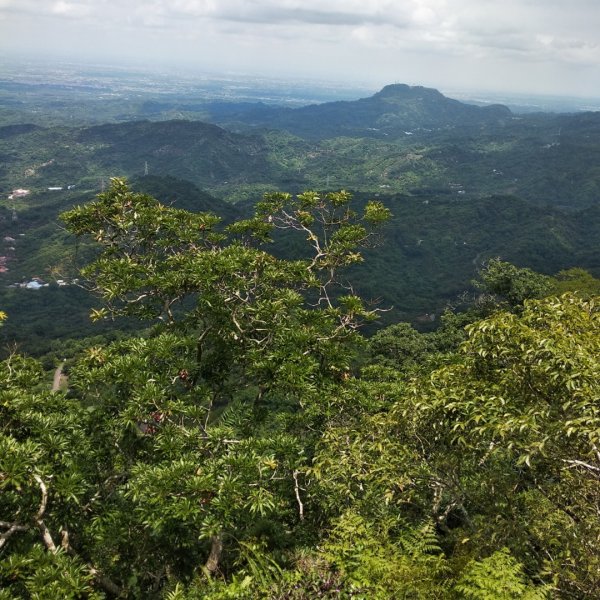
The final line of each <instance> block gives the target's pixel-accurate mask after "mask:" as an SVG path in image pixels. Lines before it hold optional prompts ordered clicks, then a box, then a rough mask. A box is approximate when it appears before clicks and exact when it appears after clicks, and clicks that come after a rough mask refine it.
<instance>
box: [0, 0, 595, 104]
mask: <svg viewBox="0 0 600 600" xmlns="http://www.w3.org/2000/svg"><path fill="white" fill-rule="evenodd" d="M0 53H1V54H2V56H3V57H5V59H6V57H11V56H19V55H21V56H22V55H26V56H28V57H36V56H37V57H42V58H46V59H54V58H56V59H57V60H58V59H65V58H69V59H73V60H89V61H93V62H102V63H106V64H124V65H126V64H133V63H134V64H138V65H143V66H145V67H147V68H150V69H152V68H157V69H159V68H160V69H164V68H173V69H179V70H180V71H190V72H191V71H194V70H195V71H198V72H201V71H208V72H213V73H217V72H226V71H233V72H237V73H243V74H248V75H265V76H274V77H287V78H290V79H294V78H314V79H322V80H331V81H336V82H347V83H357V84H367V85H371V86H373V87H378V86H383V85H386V84H389V83H396V82H401V83H408V84H411V85H427V86H432V87H438V88H440V89H448V88H451V89H465V90H482V91H484V90H488V91H500V92H522V93H537V94H556V95H570V96H588V97H596V98H598V97H600V0H0Z"/></svg>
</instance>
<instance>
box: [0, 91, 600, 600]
mask: <svg viewBox="0 0 600 600" xmlns="http://www.w3.org/2000/svg"><path fill="white" fill-rule="evenodd" d="M17 92H18V94H20V96H18V97H17V96H15V95H14V94H16V93H17ZM74 93H75V92H74ZM11 94H12V95H11ZM36 94H37V95H36ZM95 95H96V90H83V89H81V90H78V91H76V93H75V96H74V97H75V98H83V97H85V98H87V100H86V102H88V100H89V101H90V102H92V100H91V98H90V97H91V96H95ZM39 98H42V99H43V101H42V104H41V105H40V106H41V110H40V111H39V114H38V113H37V112H36V111H37V110H38V106H37V105H36V102H39ZM99 98H100V99H98V100H96V101H94V102H93V106H95V107H96V109H97V111H96V113H97V114H93V115H92V114H89V113H90V110H91V109H90V108H89V107H90V106H92V104H86V102H80V103H79V104H78V103H77V101H75V100H70V99H69V95H68V94H66V93H64V90H62V88H60V89H59V87H57V88H56V89H54V88H53V87H52V86H45V87H43V89H42V88H40V90H37V91H36V90H35V89H33V87H32V86H28V85H22V86H17V87H15V90H13V91H12V92H11V88H10V86H8V87H7V85H6V84H3V85H0V159H1V161H0V188H1V190H2V191H3V192H6V194H7V195H8V194H10V193H11V192H12V191H13V190H15V189H17V188H27V189H28V190H29V193H27V194H23V193H18V194H16V195H15V194H13V197H12V198H11V199H10V200H3V202H2V203H1V204H0V239H1V242H0V243H1V244H2V246H1V248H2V250H1V251H0V266H1V267H2V269H1V271H3V272H0V284H1V287H0V309H2V310H1V312H0V325H2V327H1V328H0V342H1V345H2V348H1V350H0V351H1V353H2V354H1V356H0V358H1V359H2V362H0V417H1V420H0V422H1V424H0V599H4V598H7V599H8V598H39V599H49V600H50V599H51V600H54V599H63V598H73V599H75V598H117V597H120V598H139V599H145V598H151V599H152V598H156V599H159V598H164V599H167V600H177V599H179V600H192V599H196V598H214V599H219V598H221V599H225V598H231V599H248V600H250V599H259V598H272V599H275V600H277V599H278V600H293V599H296V600H301V599H306V600H308V599H312V598H357V599H365V600H367V599H371V598H374V599H381V600H384V599H390V600H392V599H393V600H395V599H399V598H405V599H409V598H410V599H418V598H421V599H424V600H425V599H430V598H439V599H446V598H447V599H449V600H450V599H456V600H458V599H463V598H466V599H472V600H484V599H494V600H495V599H500V600H509V599H513V598H514V599H515V600H516V599H521V598H525V599H530V600H532V599H541V598H547V599H550V598H561V599H562V598H564V599H573V598H574V599H578V600H579V599H581V600H583V599H587V598H596V597H599V596H598V589H600V559H599V552H598V549H599V548H600V534H599V532H600V477H599V475H600V407H599V406H598V398H599V392H600V389H599V386H600V384H599V382H600V372H599V371H600V367H599V361H598V356H599V354H600V316H599V310H598V306H599V301H600V280H599V279H597V278H596V277H595V276H594V275H598V274H599V273H600V263H599V262H598V261H599V258H598V256H599V255H598V252H597V250H598V243H599V238H598V232H599V231H600V209H599V207H598V198H599V194H600V189H599V188H598V181H599V178H598V167H597V165H598V159H599V158H600V144H599V143H598V140H599V139H600V137H599V136H598V135H596V134H597V133H598V128H599V127H600V119H599V118H598V114H595V113H587V114H581V115H558V116H557V115H539V114H538V115H521V116H515V115H513V114H512V113H511V112H510V111H509V110H508V109H506V108H505V107H502V106H492V107H487V108H478V107H474V106H467V105H464V104H461V103H459V102H456V101H454V100H450V99H448V98H445V97H444V96H442V95H441V94H439V93H438V92H436V91H435V90H428V89H425V88H410V87H408V86H398V85H396V86H388V87H387V88H384V90H382V91H381V92H380V93H378V94H375V95H374V96H372V97H370V98H364V99H362V100H358V101H351V102H335V103H329V104H323V105H314V106H307V107H303V108H299V109H294V110H292V109H290V108H282V107H276V106H269V105H265V104H256V103H250V102H245V103H235V102H229V103H226V102H207V101H200V100H194V99H193V98H190V97H188V96H185V95H182V96H181V98H178V99H177V100H176V101H175V100H174V98H172V97H170V96H165V97H164V98H162V99H161V100H160V101H157V100H152V99H149V97H148V96H147V95H146V94H141V95H140V96H139V100H135V99H134V96H131V97H129V96H127V97H125V96H124V97H121V98H112V97H110V98H109V97H107V98H108V99H107V98H105V99H102V98H101V97H99ZM94 110H95V109H94ZM40 115H42V116H43V118H41V117H40ZM26 116H30V117H31V119H30V120H28V119H27V118H26ZM140 118H142V119H151V120H138V119H140ZM184 118H185V119H190V120H184ZM198 119H202V120H204V121H210V122H212V124H209V123H207V122H200V121H198ZM121 121H125V122H121ZM145 170H147V171H148V174H145V175H143V173H144V171H145ZM115 176H126V177H129V178H130V179H131V181H132V184H131V185H130V184H128V183H126V181H125V179H121V178H116V179H115V178H114V177H115ZM111 177H113V179H110V178H111ZM342 186H344V187H346V188H347V189H351V190H354V191H353V193H350V192H347V191H338V192H330V191H329V190H331V189H333V188H335V189H338V188H339V187H342ZM54 187H56V188H58V187H60V188H62V189H48V188H54ZM105 188H106V191H105ZM133 189H135V190H136V191H135V192H134V191H133ZM279 189H288V190H290V192H291V193H289V194H288V193H282V192H280V191H277V190H279ZM304 189H313V190H324V191H323V192H318V191H311V192H302V193H300V192H301V191H302V190H304ZM100 190H102V193H101V194H100V195H98V196H97V197H96V200H95V201H92V202H90V199H91V198H92V197H93V196H95V195H96V194H97V192H98V191H100ZM265 192H266V194H265V195H264V196H263V193H265ZM155 197H156V198H159V199H160V202H159V201H158V200H156V199H155ZM260 197H262V198H263V199H262V201H260V202H259V203H258V204H256V206H255V205H254V201H255V200H256V198H260ZM373 198H374V200H372V199H373ZM74 206H75V208H74ZM60 213H63V214H62V217H59V214H60ZM498 257H500V258H498ZM587 269H589V270H587ZM32 278H37V279H35V280H34V281H33V287H34V288H36V287H38V286H39V285H41V283H40V282H41V281H45V282H48V283H49V285H48V286H47V287H41V288H40V289H26V288H25V287H23V285H25V284H26V283H28V282H30V281H32ZM8 284H10V287H8ZM90 292H91V293H90ZM98 297H100V298H101V299H102V302H101V303H100V304H98V302H97V298H98ZM90 315H91V317H92V318H91V320H90V319H89V316H90ZM411 322H412V323H413V324H415V325H416V326H417V327H418V329H415V328H414V327H413V326H412V325H411ZM25 354H29V355H34V356H36V357H37V359H39V360H36V359H33V358H28V357H26V356H25ZM57 366H59V368H58V369H56V367H57ZM55 369H56V371H55ZM53 372H54V383H53V384H52V386H51V382H50V379H51V376H52V373H53Z"/></svg>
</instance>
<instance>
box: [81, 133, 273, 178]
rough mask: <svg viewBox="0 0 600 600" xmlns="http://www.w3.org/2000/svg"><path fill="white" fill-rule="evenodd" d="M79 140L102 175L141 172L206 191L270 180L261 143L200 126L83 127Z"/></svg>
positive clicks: (248, 137)
mask: <svg viewBox="0 0 600 600" xmlns="http://www.w3.org/2000/svg"><path fill="white" fill-rule="evenodd" d="M77 141H78V142H79V143H80V144H83V145H84V146H86V147H88V148H89V147H92V148H93V149H94V160H95V161H96V162H97V163H98V164H101V165H102V167H103V168H104V169H105V170H111V169H114V170H124V171H125V172H127V173H131V172H135V171H137V172H140V171H143V169H144V166H145V163H146V162H147V163H148V165H149V168H150V170H151V171H152V172H153V173H155V174H158V175H166V174H169V175H173V176H175V177H178V178H180V179H187V180H191V181H194V182H195V183H197V184H199V185H204V186H210V185H215V184H216V183H222V182H224V181H230V182H231V183H243V182H245V181H247V180H248V179H249V178H252V179H253V180H256V178H257V174H259V178H260V179H261V180H264V181H269V180H270V169H269V167H268V164H267V161H266V154H267V149H266V145H265V142H264V141H263V140H262V139H261V138H260V137H257V136H242V135H238V134H235V133H231V132H229V131H225V130H224V129H222V128H220V127H217V126H216V125H211V124H208V123H201V122H199V121H162V122H158V123H156V122H150V121H136V122H132V123H121V124H108V125H99V126H95V127H89V128H85V129H83V130H81V131H80V133H79V135H78V136H77Z"/></svg>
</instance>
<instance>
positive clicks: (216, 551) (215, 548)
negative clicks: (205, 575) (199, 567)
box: [204, 535, 223, 575]
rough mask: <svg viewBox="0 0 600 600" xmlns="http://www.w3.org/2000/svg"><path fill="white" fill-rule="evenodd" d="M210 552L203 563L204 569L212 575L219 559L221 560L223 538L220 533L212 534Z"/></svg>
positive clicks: (217, 566)
mask: <svg viewBox="0 0 600 600" xmlns="http://www.w3.org/2000/svg"><path fill="white" fill-rule="evenodd" d="M210 541H211V546H210V554H209V555H208V558H207V560H206V564H205V565H204V567H205V569H206V570H207V571H208V572H209V574H210V575H214V574H215V573H216V572H217V569H218V568H219V561H220V560H221V553H222V552H223V539H222V538H221V536H220V535H213V536H212V537H211V538H210Z"/></svg>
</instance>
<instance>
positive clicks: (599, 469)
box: [562, 459, 600, 473]
mask: <svg viewBox="0 0 600 600" xmlns="http://www.w3.org/2000/svg"><path fill="white" fill-rule="evenodd" d="M562 462H564V463H567V464H568V465H570V466H569V467H568V468H574V467H583V468H584V469H588V470H589V471H592V472H594V473H600V467H595V466H594V465H590V464H589V463H586V462H583V461H582V460H564V459H563V461H562Z"/></svg>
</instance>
